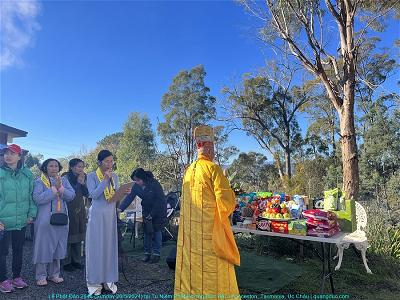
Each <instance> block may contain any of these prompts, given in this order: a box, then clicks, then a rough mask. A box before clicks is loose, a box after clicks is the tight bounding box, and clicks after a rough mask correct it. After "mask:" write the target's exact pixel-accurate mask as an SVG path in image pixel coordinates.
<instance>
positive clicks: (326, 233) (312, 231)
mask: <svg viewBox="0 0 400 300" xmlns="http://www.w3.org/2000/svg"><path fill="white" fill-rule="evenodd" d="M339 231H340V229H339V227H333V228H331V229H329V230H323V231H321V230H318V229H311V228H309V229H308V230H307V235H310V236H317V237H331V236H334V235H335V234H336V233H338V232H339Z"/></svg>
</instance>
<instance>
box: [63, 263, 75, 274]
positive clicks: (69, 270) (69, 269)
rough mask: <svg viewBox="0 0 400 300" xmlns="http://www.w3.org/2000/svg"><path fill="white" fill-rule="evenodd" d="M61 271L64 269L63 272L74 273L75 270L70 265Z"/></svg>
mask: <svg viewBox="0 0 400 300" xmlns="http://www.w3.org/2000/svg"><path fill="white" fill-rule="evenodd" d="M63 269H64V271H67V272H73V271H75V268H74V266H73V265H72V264H68V265H65V266H63Z"/></svg>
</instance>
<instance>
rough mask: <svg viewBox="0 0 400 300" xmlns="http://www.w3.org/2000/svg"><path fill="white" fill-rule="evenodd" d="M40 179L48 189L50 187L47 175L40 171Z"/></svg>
mask: <svg viewBox="0 0 400 300" xmlns="http://www.w3.org/2000/svg"><path fill="white" fill-rule="evenodd" d="M40 179H41V180H42V182H43V183H44V185H45V186H46V187H47V188H48V189H49V188H50V180H49V178H47V176H46V175H44V174H43V173H42V175H41V176H40Z"/></svg>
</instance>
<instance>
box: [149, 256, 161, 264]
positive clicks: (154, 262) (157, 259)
mask: <svg viewBox="0 0 400 300" xmlns="http://www.w3.org/2000/svg"><path fill="white" fill-rule="evenodd" d="M159 261H160V255H153V257H152V258H151V260H150V263H151V264H156V263H158V262H159Z"/></svg>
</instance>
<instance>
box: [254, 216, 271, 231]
mask: <svg viewBox="0 0 400 300" xmlns="http://www.w3.org/2000/svg"><path fill="white" fill-rule="evenodd" d="M257 229H258V230H262V231H271V221H269V220H266V219H263V218H258V220H257Z"/></svg>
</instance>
